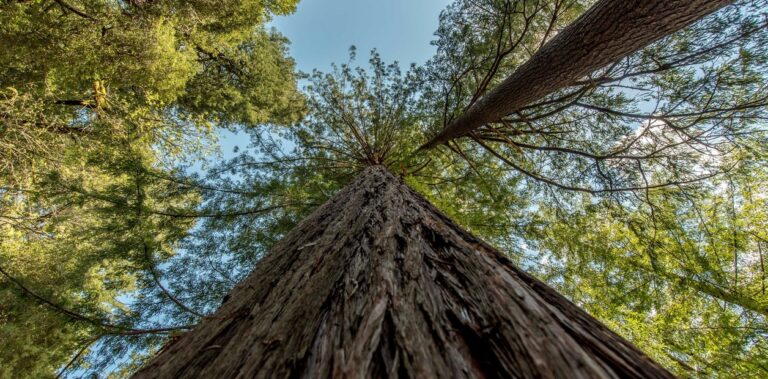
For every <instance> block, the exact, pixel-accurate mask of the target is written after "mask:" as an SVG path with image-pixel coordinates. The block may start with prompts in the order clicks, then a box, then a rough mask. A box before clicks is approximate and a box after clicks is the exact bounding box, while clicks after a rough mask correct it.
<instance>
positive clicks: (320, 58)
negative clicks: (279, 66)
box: [272, 0, 450, 72]
mask: <svg viewBox="0 0 768 379" xmlns="http://www.w3.org/2000/svg"><path fill="white" fill-rule="evenodd" d="M449 3H450V1H449V0H302V1H301V2H299V6H298V8H297V10H296V13H294V14H292V15H289V16H281V17H277V18H275V20H274V21H273V22H272V26H274V27H276V28H277V30H279V31H280V32H281V33H283V34H284V35H285V36H287V37H288V39H290V40H291V56H293V57H294V59H296V64H297V67H298V69H299V70H301V71H304V72H310V71H312V69H314V68H317V69H320V70H322V71H327V70H329V69H330V65H331V63H332V62H338V63H342V62H346V61H347V58H348V50H349V47H350V46H351V45H355V46H357V51H358V60H359V61H360V62H361V63H365V62H367V57H368V52H369V51H370V50H371V49H373V48H376V49H378V50H379V52H380V53H381V56H382V58H383V59H384V61H385V62H391V61H394V60H397V61H398V62H400V63H401V66H402V67H407V66H408V65H409V64H410V63H413V62H415V63H424V62H425V61H426V60H427V59H429V57H431V56H432V54H433V53H434V47H433V46H431V45H430V44H429V42H430V41H431V40H432V39H433V33H434V32H435V30H436V29H437V23H438V19H439V16H440V11H442V10H443V9H444V8H445V7H446V6H447V5H448V4H449Z"/></svg>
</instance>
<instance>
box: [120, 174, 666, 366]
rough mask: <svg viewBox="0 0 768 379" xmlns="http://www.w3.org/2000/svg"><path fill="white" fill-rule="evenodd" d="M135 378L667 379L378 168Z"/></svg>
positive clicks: (291, 236)
mask: <svg viewBox="0 0 768 379" xmlns="http://www.w3.org/2000/svg"><path fill="white" fill-rule="evenodd" d="M134 377H135V378H187V377H200V378H235V377H237V378H251V377H257V378H266V377H270V378H271V377H283V378H287V377H290V378H298V377H302V378H304V377H308V378H315V377H343V378H372V377H373V378H380V377H381V378H384V377H386V378H392V377H402V378H407V377H415V378H485V377H509V378H529V377H541V378H566V377H567V378H619V377H621V378H646V377H654V378H670V377H672V375H671V374H670V373H669V372H667V371H666V370H665V369H663V368H661V367H660V366H659V365H657V364H656V363H654V362H653V361H651V360H650V359H649V358H648V357H647V356H645V355H644V354H643V353H642V352H640V351H639V350H638V349H637V348H635V347H634V346H632V345H631V344H630V343H628V342H627V341H625V340H624V339H622V338H621V337H619V336H617V335H616V334H614V333H613V332H611V331H610V330H608V329H607V328H606V327H605V326H604V325H602V324H601V323H600V322H598V321H597V320H595V319H594V318H592V317H591V316H589V315H588V314H587V313H585V312H584V311H582V310H581V309H579V308H578V307H577V306H575V305H574V304H572V303H570V302H569V301H568V300H566V299H565V298H564V297H562V296H561V295H559V294H558V293H556V292H555V291H554V290H553V289H551V288H550V287H548V286H547V285H545V284H544V283H542V282H540V281H538V280H536V279H535V278H533V277H531V276H529V275H527V274H526V273H524V272H522V271H521V270H519V269H518V268H517V267H515V266H514V265H512V264H511V263H510V261H509V260H507V259H506V258H505V257H504V256H503V255H502V254H501V253H499V252H498V251H496V250H495V249H493V248H492V247H490V246H489V245H488V244H486V243H484V242H483V241H481V240H479V239H477V238H476V237H473V236H472V235H471V234H469V233H468V232H466V231H464V230H462V229H461V228H460V227H458V226H457V225H456V224H454V223H453V222H452V221H451V220H449V219H448V218H447V217H446V216H445V215H443V214H442V213H440V212H439V211H438V210H437V209H435V208H434V207H433V206H432V205H430V204H429V203H428V202H427V201H426V200H424V199H423V198H422V197H421V196H420V195H418V194H417V193H416V192H414V191H413V190H411V189H410V188H408V187H407V186H406V185H405V184H404V183H403V182H402V181H401V180H400V179H398V178H397V177H395V176H394V175H392V174H391V173H390V172H389V171H387V169H386V168H384V167H383V166H372V167H369V168H367V169H365V171H363V172H362V174H361V175H360V176H359V177H358V178H357V179H356V180H355V181H353V182H352V183H351V184H349V185H348V186H347V187H345V188H344V189H343V190H342V191H340V193H339V194H337V195H336V196H335V197H333V198H332V199H331V200H329V201H328V202H327V203H325V204H324V205H322V206H321V207H320V208H318V209H317V210H316V211H315V212H314V213H313V214H312V215H310V216H309V217H307V218H306V219H305V220H303V221H302V222H301V223H300V224H299V225H297V226H296V228H294V229H293V230H292V231H291V232H290V233H288V234H287V235H286V237H285V238H284V239H283V240H282V241H281V242H280V243H278V244H277V245H276V246H275V247H274V248H273V249H272V250H271V252H270V253H269V254H268V255H267V256H266V257H265V258H264V259H263V260H262V261H260V262H259V263H258V264H257V266H256V268H255V269H254V271H253V272H252V273H251V274H250V276H249V277H248V278H246V279H245V280H244V281H243V282H241V283H240V284H238V285H237V286H236V287H235V289H233V291H232V292H231V294H230V296H229V297H228V300H227V301H226V302H225V303H224V304H223V305H222V307H221V308H220V309H219V310H218V311H217V312H216V313H215V314H214V315H213V316H210V317H208V318H206V319H205V320H204V321H203V322H202V323H201V324H200V325H199V326H198V327H197V328H196V329H195V330H193V331H191V332H189V333H187V334H185V335H183V336H182V337H181V338H180V339H179V340H178V341H177V342H174V343H171V344H170V345H169V346H167V347H166V348H164V349H163V350H162V351H161V352H160V353H159V354H158V355H157V356H156V357H155V358H154V359H153V360H152V361H150V362H149V363H148V365H147V366H146V367H144V368H143V369H142V370H141V371H139V372H138V373H137V374H136V375H135V376H134Z"/></svg>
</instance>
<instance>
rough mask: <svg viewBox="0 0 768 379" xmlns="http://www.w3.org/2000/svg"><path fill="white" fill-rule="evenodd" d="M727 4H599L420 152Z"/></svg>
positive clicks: (631, 0)
mask: <svg viewBox="0 0 768 379" xmlns="http://www.w3.org/2000/svg"><path fill="white" fill-rule="evenodd" d="M732 2H733V0H600V1H599V2H598V3H597V4H595V5H594V6H592V7H591V8H589V10H587V12H585V13H584V14H583V15H581V17H579V18H578V19H577V20H576V21H574V22H573V23H572V24H570V25H568V26H567V27H566V28H565V29H563V30H562V31H561V32H560V33H558V34H557V35H556V36H555V37H554V38H553V39H552V40H551V41H549V42H547V43H546V44H544V46H542V48H541V49H539V50H538V51H536V53H535V54H534V55H533V56H532V57H531V59H529V60H528V61H527V62H526V63H525V64H523V65H522V66H520V68H518V69H517V70H515V72H513V73H512V75H510V76H509V77H508V78H507V79H506V80H504V81H503V82H502V83H501V84H499V85H498V86H497V87H496V88H494V89H493V90H491V91H490V92H489V93H487V94H486V95H485V96H483V97H482V99H480V101H478V102H477V103H475V104H474V105H473V106H472V107H470V108H469V109H468V110H467V111H466V112H464V114H462V115H461V116H460V117H459V118H457V119H456V120H454V121H453V122H451V123H450V124H449V125H448V126H447V127H445V129H443V130H442V131H441V132H440V133H439V134H438V135H436V136H435V137H434V138H432V139H431V140H430V141H429V142H427V143H425V144H424V145H423V146H422V147H421V148H422V149H425V148H431V147H434V146H437V145H439V144H442V143H446V142H448V141H450V140H451V139H454V138H457V137H461V136H463V135H465V134H467V133H469V132H471V131H472V130H474V129H477V128H479V127H481V126H483V125H485V124H487V123H489V122H494V121H498V120H499V119H500V118H502V117H504V116H506V115H508V114H511V113H513V112H515V111H518V110H520V108H522V107H524V106H526V105H528V104H530V103H532V102H534V101H536V100H538V99H540V98H541V97H543V96H545V95H548V94H550V93H552V92H554V91H557V90H559V89H561V88H564V87H566V86H569V85H572V84H573V82H574V81H576V80H579V79H581V78H582V77H584V76H585V75H588V74H589V73H591V72H593V71H595V70H597V69H599V68H602V67H604V66H606V65H608V64H609V63H611V62H616V61H618V60H619V59H621V58H623V57H626V56H627V55H629V54H631V53H633V52H635V51H637V50H639V49H641V48H643V47H645V46H647V45H648V44H650V43H651V42H654V41H656V40H659V39H660V38H662V37H664V36H666V35H668V34H670V33H673V32H675V31H677V30H680V29H682V28H683V27H685V26H687V25H690V24H691V23H693V22H694V21H696V20H698V19H699V18H701V17H703V16H706V15H707V14H709V13H711V12H714V11H716V10H717V9H720V8H721V7H723V6H725V5H726V4H729V3H732Z"/></svg>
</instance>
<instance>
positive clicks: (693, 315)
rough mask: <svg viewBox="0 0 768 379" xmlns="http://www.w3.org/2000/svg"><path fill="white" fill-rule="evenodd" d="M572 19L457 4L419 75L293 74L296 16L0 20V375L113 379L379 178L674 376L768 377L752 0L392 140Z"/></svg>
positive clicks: (760, 117)
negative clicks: (282, 24)
mask: <svg viewBox="0 0 768 379" xmlns="http://www.w3.org/2000/svg"><path fill="white" fill-rule="evenodd" d="M592 3H593V2H592V1H581V0H456V1H455V2H454V3H453V4H452V5H450V6H449V7H448V8H447V9H446V10H445V11H444V12H443V13H442V14H441V16H440V24H439V27H438V29H437V31H436V33H435V41H434V42H433V44H434V47H435V49H436V52H435V55H434V56H433V57H432V58H431V59H430V60H429V61H428V62H427V63H425V64H424V65H418V66H417V65H412V66H410V67H407V68H406V67H402V66H401V65H399V64H398V63H397V62H395V63H392V64H387V63H385V62H384V61H383V60H382V58H381V57H380V56H379V54H378V53H377V52H375V51H374V52H372V53H371V54H370V58H369V60H368V64H367V65H359V64H358V63H357V59H358V58H357V52H356V50H355V49H354V48H353V49H352V50H351V51H350V57H349V60H348V61H347V62H346V63H343V64H338V65H336V66H334V68H333V70H332V71H331V72H321V71H317V70H316V71H314V72H312V73H309V74H306V76H303V75H302V74H300V73H297V72H295V69H294V65H293V61H292V59H291V58H290V57H288V55H287V49H286V44H287V42H288V41H287V40H286V39H285V38H284V37H282V36H281V35H280V34H279V33H278V32H277V31H275V30H269V29H267V28H266V26H265V25H266V24H267V23H268V21H269V20H270V19H271V17H272V16H273V15H281V14H288V13H290V12H292V11H293V10H294V9H295V6H296V2H295V1H290V0H286V1H281V0H270V1H237V0H231V1H205V0H200V1H151V0H147V1H107V2H105V1H95V0H94V1H90V0H67V1H50V0H43V1H11V2H5V3H3V4H2V5H0V43H2V46H3V48H2V49H0V67H3V69H2V70H1V71H0V91H1V92H0V269H1V270H2V271H0V274H2V275H0V303H1V304H3V306H2V307H0V340H2V341H4V342H5V345H6V346H5V348H4V349H3V350H2V351H1V352H0V362H3V364H2V365H0V376H14V377H18V376H29V377H36V376H51V375H57V374H62V375H67V374H72V373H80V374H82V373H87V372H95V371H97V370H103V369H105V368H109V370H110V371H111V372H112V373H111V375H114V376H118V377H119V376H125V375H128V374H130V373H131V372H133V371H135V369H136V368H137V367H139V366H140V365H141V364H142V363H143V362H144V361H145V360H146V358H147V357H148V356H151V354H153V353H154V352H156V351H157V350H158V349H160V348H161V347H162V346H163V345H164V344H165V343H167V342H168V341H169V340H173V338H174V336H175V335H177V334H178V333H180V332H182V331H184V330H186V329H188V328H190V327H192V326H194V325H195V324H196V323H197V322H199V321H200V320H201V319H202V318H204V317H206V315H208V314H210V313H212V312H213V311H214V310H216V309H217V308H218V307H219V306H220V305H221V303H222V302H223V301H224V300H225V299H224V296H225V294H226V293H228V291H229V290H230V289H231V288H232V287H233V286H234V285H235V284H236V283H237V282H239V281H240V280H241V279H242V278H244V277H245V276H246V275H247V274H248V273H249V272H250V271H251V270H252V268H253V267H254V265H255V264H256V262H258V261H259V260H260V259H261V258H262V257H263V256H264V254H266V252H267V251H268V250H269V248H270V247H271V246H272V245H273V244H274V243H276V242H277V241H279V240H280V238H281V237H282V236H284V235H285V234H286V233H287V232H288V231H289V230H290V229H292V227H293V226H295V225H296V223H297V222H298V221H299V220H301V219H302V218H303V217H304V216H306V215H307V214H309V212H311V211H312V210H313V209H314V208H315V207H317V206H318V205H320V204H322V203H323V202H324V201H326V200H327V199H329V198H330V197H331V196H332V195H333V194H334V193H336V192H337V191H338V190H339V189H340V188H341V187H342V186H344V185H345V184H347V183H348V182H349V181H350V180H351V179H352V178H353V177H354V176H355V174H356V173H358V172H360V171H361V170H362V169H363V168H364V167H366V166H370V165H378V164H381V165H385V166H387V167H388V168H389V170H390V171H392V172H393V173H395V174H398V175H400V176H402V177H403V178H404V180H405V181H406V182H407V183H408V184H409V185H410V186H411V187H413V188H414V189H416V190H417V191H419V192H420V193H421V194H423V195H424V196H425V197H426V198H428V199H429V200H430V201H431V202H432V203H433V204H434V205H435V206H437V207H438V208H439V209H440V210H441V211H443V212H445V213H446V214H448V215H449V216H450V217H451V218H453V219H454V220H455V221H456V222H457V223H458V224H460V225H462V226H463V227H465V228H466V229H468V230H470V231H471V232H473V233H475V234H477V235H479V236H480V237H482V238H484V239H486V240H487V241H489V242H490V243H492V244H494V245H495V246H496V247H497V248H499V250H501V251H504V252H506V253H508V254H509V257H510V259H512V260H513V261H514V262H515V263H516V264H518V265H519V266H520V267H522V268H524V269H526V270H527V271H528V272H530V273H532V274H534V275H536V276H537V277H539V278H541V279H542V280H544V281H545V282H547V283H548V284H550V285H551V286H553V287H554V288H555V289H557V290H558V291H560V292H561V293H563V294H564V295H566V296H567V297H568V298H569V299H571V300H572V301H573V302H574V303H576V304H577V305H579V306H581V307H583V308H584V309H585V310H587V311H588V312H589V313H590V314H592V315H594V316H595V317H597V318H598V319H599V320H601V321H602V322H604V323H605V324H606V325H608V326H609V327H610V328H611V329H613V330H614V331H616V332H618V333H619V334H620V335H622V336H624V337H625V338H627V339H628V340H630V341H632V342H633V343H635V344H636V345H637V346H638V347H639V348H640V349H641V350H643V351H645V352H647V353H648V354H649V355H650V356H651V357H652V358H654V359H655V360H657V361H658V362H660V363H661V364H663V365H664V366H665V367H667V368H669V369H670V370H671V371H673V372H675V373H676V374H678V375H680V376H682V377H761V376H764V375H766V374H767V373H768V361H767V360H766V358H765V357H766V356H768V345H766V331H767V330H768V324H766V317H767V316H768V295H766V293H765V285H766V283H765V281H766V274H765V264H764V254H763V253H764V252H766V251H768V234H766V233H767V232H766V230H768V228H767V226H768V224H766V223H767V222H768V204H766V201H768V193H766V190H765V188H768V167H766V157H767V156H768V155H766V153H767V152H766V150H765V147H766V146H768V143H767V142H768V141H766V132H767V131H768V128H766V124H765V120H766V117H767V115H766V103H767V102H768V92H767V91H768V90H767V89H766V80H767V79H768V71H767V70H768V52H766V50H765V49H764V48H763V46H765V45H766V44H768V30H767V26H768V25H767V24H766V20H767V19H768V14H766V12H767V10H768V4H766V2H765V1H764V0H743V1H737V2H735V3H734V4H732V5H728V6H726V7H724V8H723V9H721V10H719V11H717V12H716V13H714V14H711V15H709V16H707V17H705V18H703V19H702V20H700V21H698V22H696V23H695V24H693V25H691V26H688V27H686V28H685V29H683V30H681V31H679V32H676V33H674V34H671V35H669V36H667V37H665V38H664V39H662V40H660V41H658V42H655V43H653V44H651V45H650V46H648V47H645V48H643V49H641V50H639V51H637V52H635V53H633V54H631V55H629V56H627V57H625V58H622V59H620V60H618V61H616V62H614V63H612V64H610V65H608V66H606V67H603V68H601V69H599V70H597V71H595V72H593V73H591V74H590V75H588V76H586V77H584V78H582V79H581V80H579V81H577V82H576V83H575V84H574V85H571V86H568V87H566V88H564V89H561V90H559V91H557V92H555V93H552V94H550V95H547V96H546V97H544V98H542V99H540V100H538V101H536V102H534V103H533V104H530V105H528V106H525V107H523V108H522V109H520V110H519V111H518V112H515V113H513V114H508V115H505V116H504V117H502V118H500V119H498V120H494V121H493V122H490V123H487V124H485V125H483V126H482V127H480V128H479V129H477V130H475V131H474V132H473V133H471V134H469V135H467V136H466V137H464V138H459V139H454V140H452V141H450V142H448V143H446V144H445V145H443V146H440V147H438V148H436V149H433V150H428V151H417V149H418V148H419V146H421V145H422V144H423V143H424V142H426V141H427V140H428V139H429V137H431V136H433V135H434V134H435V133H437V132H438V131H439V130H441V129H442V128H444V127H445V126H446V125H448V124H449V123H450V122H451V121H453V120H455V119H456V118H457V117H459V116H460V115H461V114H462V113H463V112H464V111H465V110H466V109H468V108H469V107H471V106H472V105H473V104H475V103H476V102H477V101H479V100H480V99H481V98H482V97H483V95H484V94H486V93H487V92H488V91H489V90H491V89H492V88H494V87H495V86H496V85H498V84H499V83H500V82H501V81H502V80H503V79H504V78H506V77H508V76H509V75H510V74H511V73H512V72H514V71H515V70H516V69H517V68H518V67H520V66H521V65H522V64H524V63H525V62H526V61H527V60H528V59H529V58H530V57H531V56H532V55H533V54H535V52H536V51H537V50H538V49H540V48H541V47H542V46H543V45H544V44H545V43H546V42H547V41H549V40H550V39H551V38H553V36H555V35H557V33H558V32H559V31H561V30H562V29H563V28H564V27H565V26H567V25H569V24H570V23H572V22H573V21H574V20H576V19H577V18H578V17H579V16H580V15H581V14H583V13H584V12H585V11H586V10H587V9H589V7H590V6H591V5H592ZM301 77H305V78H306V81H305V82H304V83H305V85H304V88H303V89H301V90H300V89H299V88H298V85H297V80H298V79H299V78H301ZM221 130H228V131H232V132H235V133H239V134H238V135H240V136H248V137H249V138H250V145H249V146H248V147H247V148H245V149H243V150H242V151H240V152H238V153H237V155H236V156H235V157H234V158H232V159H229V160H218V159H214V160H211V159H210V157H211V156H214V157H216V155H215V154H216V151H217V146H216V140H217V135H218V133H219V132H220V131H221ZM199 167H202V168H199Z"/></svg>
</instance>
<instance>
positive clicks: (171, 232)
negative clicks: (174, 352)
mask: <svg viewBox="0 0 768 379" xmlns="http://www.w3.org/2000/svg"><path fill="white" fill-rule="evenodd" d="M295 5H296V1H293V0H289V1H283V0H277V1H239V0H232V1H207V0H203V1H138V0H136V1H125V2H124V1H117V2H115V1H90V0H82V1H77V0H55V1H10V2H3V3H2V4H0V44H2V49H0V67H3V69H2V70H1V71H0V268H2V269H3V272H4V274H3V275H2V276H0V303H2V304H3V306H2V307H0V320H1V321H0V340H2V341H3V342H4V343H5V346H4V348H3V349H2V352H0V361H2V362H3V363H2V364H1V365H0V366H2V369H0V370H2V371H0V376H2V377H46V376H52V374H54V373H56V372H57V371H58V370H60V369H62V368H63V367H64V366H65V365H67V362H69V361H70V360H71V359H73V357H76V358H78V359H77V360H76V362H74V361H73V363H74V364H75V365H76V366H77V365H79V366H81V367H86V366H87V365H88V364H90V365H94V364H96V366H92V368H93V369H98V368H99V367H100V366H98V363H99V362H100V361H99V360H93V359H91V360H87V361H85V360H83V358H85V357H86V356H88V355H89V354H88V352H89V351H90V349H93V348H94V347H98V348H99V349H102V350H104V349H111V350H109V351H110V352H111V353H110V354H109V355H111V356H113V357H114V358H116V359H120V357H121V356H126V357H127V356H131V355H132V354H134V355H136V354H137V351H141V350H142V349H145V348H146V347H148V346H149V347H152V346H156V345H157V343H159V342H162V341H163V340H164V339H163V338H158V335H165V334H169V333H173V332H175V331H174V330H173V328H175V327H183V326H184V323H185V322H191V320H195V319H197V318H198V317H199V314H197V313H195V312H191V313H190V312H189V311H188V310H183V311H184V312H185V317H179V318H176V319H172V320H171V319H166V318H163V317H159V318H154V319H150V318H144V317H143V316H144V315H145V314H144V313H143V311H141V309H138V307H140V306H141V305H142V304H144V303H143V299H144V298H143V297H142V296H144V297H146V296H150V295H148V294H151V295H152V296H155V298H153V301H154V300H156V299H157V298H158V297H161V298H162V299H163V300H164V301H169V302H170V303H171V304H175V303H173V302H172V301H171V300H169V298H171V295H160V294H159V293H158V292H160V291H161V290H160V289H158V288H160V287H162V286H160V285H159V284H158V283H162V280H163V278H162V277H160V276H159V275H160V271H161V270H159V269H158V268H157V267H158V266H159V265H161V264H162V262H164V261H166V260H167V259H168V258H169V257H171V256H173V255H174V254H176V252H177V249H178V246H179V242H180V240H181V239H182V238H183V237H185V236H186V235H187V234H188V232H189V230H190V229H191V228H193V227H194V225H195V223H196V216H197V211H198V205H199V204H200V202H201V195H200V192H199V189H198V188H196V187H194V186H191V185H189V184H187V183H183V182H178V180H176V179H175V178H176V177H177V175H178V173H179V172H181V171H182V170H183V169H184V166H183V165H185V164H191V163H194V162H196V161H199V159H200V158H201V156H202V155H204V154H207V153H210V152H214V151H216V147H215V140H216V136H217V131H216V129H215V128H214V126H216V127H230V128H234V127H235V125H238V126H240V127H243V128H255V127H257V126H258V125H260V124H265V123H271V124H274V125H284V126H286V125H290V124H292V123H294V122H295V121H296V120H298V119H299V118H300V117H301V114H302V113H303V109H304V100H303V97H302V96H301V94H300V93H299V92H298V91H297V88H296V80H297V77H296V75H295V73H294V68H293V61H292V60H291V59H290V58H289V57H287V55H286V52H287V48H286V44H287V40H286V39H285V38H284V37H282V36H280V35H279V34H278V33H277V32H275V31H270V30H267V29H266V28H265V26H264V25H265V23H266V22H267V21H268V20H269V19H270V18H271V17H272V15H274V14H287V13H290V12H292V11H293V10H294V8H295ZM164 290H165V289H164ZM164 290H163V291H164ZM160 293H162V292H160ZM147 302H149V301H147ZM175 306H177V307H178V305H175ZM142 309H143V308H142ZM103 336H113V337H110V338H111V339H112V340H114V341H117V340H118V339H121V341H128V342H129V343H130V344H129V346H133V347H130V348H125V347H123V348H119V345H120V344H116V345H115V344H113V345H110V344H109V341H110V338H107V339H106V341H107V342H106V343H105V342H103V341H105V339H104V338H100V337H103ZM114 336H120V338H117V337H114ZM123 345H124V344H123ZM123 345H120V346H123ZM105 346H106V347H105ZM110 346H111V347H110ZM81 349H82V351H81V354H79V355H77V356H76V355H75V353H76V352H77V351H78V350H81ZM120 349H122V350H120ZM136 349H138V350H136ZM138 355H141V354H138ZM101 363H102V364H106V363H108V362H107V360H103V361H101Z"/></svg>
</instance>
